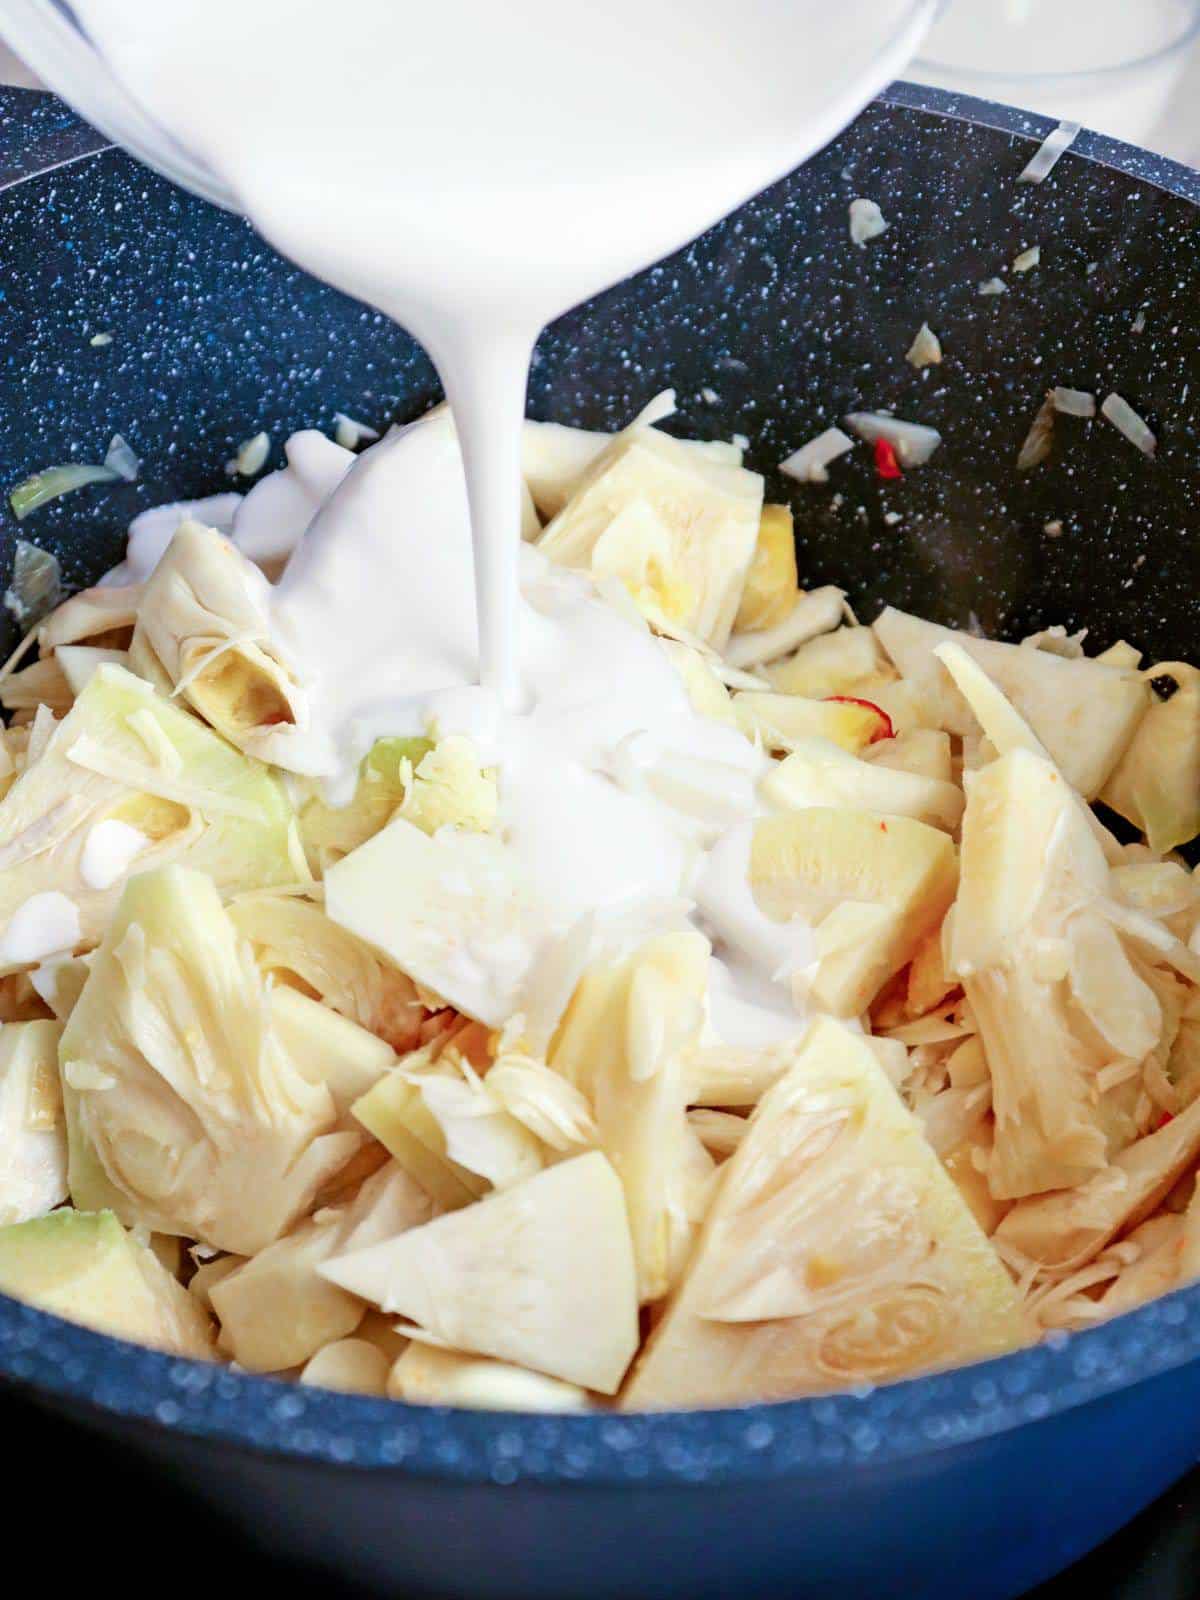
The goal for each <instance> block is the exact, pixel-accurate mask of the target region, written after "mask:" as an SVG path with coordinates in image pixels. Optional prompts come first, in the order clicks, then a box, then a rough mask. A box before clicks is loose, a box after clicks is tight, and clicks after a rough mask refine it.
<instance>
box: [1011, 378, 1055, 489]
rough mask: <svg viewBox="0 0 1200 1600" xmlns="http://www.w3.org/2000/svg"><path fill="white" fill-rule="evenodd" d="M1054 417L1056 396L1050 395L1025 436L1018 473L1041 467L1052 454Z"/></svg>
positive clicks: (1018, 457)
mask: <svg viewBox="0 0 1200 1600" xmlns="http://www.w3.org/2000/svg"><path fill="white" fill-rule="evenodd" d="M1054 417H1055V408H1054V396H1053V394H1048V395H1047V396H1046V398H1045V399H1044V400H1043V401H1042V403H1041V406H1040V407H1039V409H1038V414H1037V416H1036V417H1034V419H1033V425H1032V427H1031V428H1030V430H1029V432H1028V433H1027V434H1026V435H1025V442H1024V444H1022V446H1021V450H1020V453H1019V455H1018V456H1017V471H1018V472H1029V471H1031V470H1032V469H1033V468H1034V467H1036V466H1040V464H1041V463H1042V462H1043V461H1045V459H1046V458H1047V456H1048V455H1049V454H1050V449H1051V446H1052V445H1053V443H1054Z"/></svg>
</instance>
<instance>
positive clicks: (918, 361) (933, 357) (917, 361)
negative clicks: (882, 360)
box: [904, 322, 942, 372]
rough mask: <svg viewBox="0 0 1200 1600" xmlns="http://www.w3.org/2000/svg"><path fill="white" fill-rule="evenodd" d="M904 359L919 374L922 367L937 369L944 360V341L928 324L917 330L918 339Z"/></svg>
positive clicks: (923, 324)
mask: <svg viewBox="0 0 1200 1600" xmlns="http://www.w3.org/2000/svg"><path fill="white" fill-rule="evenodd" d="M904 359H905V360H906V361H907V362H908V364H909V366H910V367H916V369H917V371H918V372H919V371H920V370H921V368H922V367H935V366H937V364H938V362H939V361H940V360H941V359H942V341H941V340H940V339H939V338H938V336H937V334H936V333H934V331H933V329H932V328H931V327H930V326H929V324H928V323H927V322H923V323H922V324H921V326H920V327H919V328H918V329H917V332H916V337H915V338H914V339H913V342H912V343H911V344H910V345H909V347H908V352H907V354H906V355H905V357H904Z"/></svg>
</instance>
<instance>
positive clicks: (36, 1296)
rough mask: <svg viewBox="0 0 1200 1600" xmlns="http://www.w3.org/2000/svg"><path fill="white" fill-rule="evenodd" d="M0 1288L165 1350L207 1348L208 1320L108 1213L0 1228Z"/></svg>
mask: <svg viewBox="0 0 1200 1600" xmlns="http://www.w3.org/2000/svg"><path fill="white" fill-rule="evenodd" d="M0 1294H10V1295H12V1296H13V1298H14V1299H16V1300H24V1301H26V1302H27V1303H28V1304H29V1305H34V1306H37V1307H38V1308H39V1310H42V1311H50V1312H53V1313H54V1315H55V1316H56V1317H65V1318H66V1319H67V1321H68V1322H81V1323H83V1325H84V1326H85V1327H88V1328H95V1329H97V1330H98V1331H99V1332H100V1333H107V1334H111V1335H112V1336H113V1337H114V1338H116V1339H129V1340H130V1341H132V1342H133V1343H135V1344H147V1345H151V1346H152V1347H153V1348H154V1349H156V1350H166V1351H168V1352H169V1353H170V1354H171V1355H177V1356H195V1357H198V1358H200V1359H205V1358H207V1357H209V1356H211V1354H212V1325H211V1323H210V1322H209V1320H208V1317H207V1316H206V1315H205V1313H204V1311H203V1309H202V1308H201V1306H200V1304H199V1302H198V1301H197V1300H196V1298H195V1296H193V1295H190V1294H189V1293H188V1292H187V1290H186V1289H184V1288H182V1287H181V1286H180V1285H179V1284H178V1283H176V1282H175V1280H174V1278H172V1277H171V1275H170V1273H168V1272H167V1271H166V1270H165V1269H164V1268H163V1266H162V1265H161V1263H160V1262H159V1261H158V1259H157V1258H156V1256H155V1254H154V1252H153V1251H152V1250H151V1249H150V1248H149V1246H148V1245H143V1244H139V1243H138V1242H137V1240H136V1239H134V1238H133V1237H132V1235H131V1234H128V1233H126V1232H125V1229H124V1228H123V1227H122V1226H121V1224H120V1223H119V1222H118V1221H117V1219H116V1217H114V1216H113V1214H112V1212H111V1211H101V1212H97V1213H89V1212H86V1211H70V1210H63V1211H53V1212H51V1214H50V1215H49V1216H48V1217H38V1218H36V1219H35V1220H33V1221H31V1222H19V1223H15V1224H14V1225H13V1226H11V1227H7V1228H0Z"/></svg>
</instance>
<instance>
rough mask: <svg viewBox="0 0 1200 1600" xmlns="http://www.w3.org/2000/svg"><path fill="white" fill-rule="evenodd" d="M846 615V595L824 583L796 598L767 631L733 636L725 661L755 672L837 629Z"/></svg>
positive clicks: (753, 631) (757, 630) (727, 647)
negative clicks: (808, 641) (818, 587)
mask: <svg viewBox="0 0 1200 1600" xmlns="http://www.w3.org/2000/svg"><path fill="white" fill-rule="evenodd" d="M845 614H846V594H845V591H844V590H842V589H838V588H835V587H834V585H833V584H827V585H826V586H825V587H824V588H822V589H812V590H810V591H809V592H808V593H807V594H801V595H799V596H798V597H797V598H796V599H795V600H794V601H793V603H792V606H791V609H790V610H789V611H788V612H787V613H786V614H785V615H784V616H783V617H782V618H781V619H780V621H778V622H776V623H773V624H772V625H771V627H769V628H755V629H752V630H751V631H750V632H748V633H735V634H734V635H733V636H732V637H731V638H730V640H729V643H728V644H727V645H726V646H725V651H724V654H725V660H726V662H727V663H728V664H729V666H731V667H735V668H737V669H738V670H739V671H743V672H745V671H755V670H757V669H758V668H759V667H762V666H766V665H768V664H769V663H770V662H773V661H778V660H780V659H781V658H782V657H783V656H786V655H789V654H790V653H791V651H793V650H795V649H797V648H798V647H799V646H800V645H802V644H804V643H805V641H806V640H809V639H815V638H816V637H817V635H818V634H822V633H828V632H829V631H830V630H831V629H833V628H836V627H837V625H838V623H839V622H841V620H842V618H843V617H844V616H845Z"/></svg>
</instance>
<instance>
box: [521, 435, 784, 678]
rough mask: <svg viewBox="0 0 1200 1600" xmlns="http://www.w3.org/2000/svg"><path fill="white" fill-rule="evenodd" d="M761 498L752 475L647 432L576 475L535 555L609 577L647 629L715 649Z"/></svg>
mask: <svg viewBox="0 0 1200 1600" xmlns="http://www.w3.org/2000/svg"><path fill="white" fill-rule="evenodd" d="M762 496H763V481H762V479H761V478H760V477H759V476H758V474H757V473H753V472H747V471H746V470H745V469H744V468H742V467H739V466H728V465H724V464H722V463H720V462H715V461H712V460H710V459H707V458H705V457H703V456H700V455H698V454H697V453H696V452H695V451H694V450H689V449H688V447H687V446H686V445H685V444H683V443H682V442H681V441H680V440H678V439H672V438H671V437H670V435H669V434H665V433H658V432H656V431H655V430H654V429H652V428H636V429H630V430H628V431H626V432H625V433H622V434H618V435H617V437H616V438H615V439H614V441H613V442H612V444H610V445H609V446H608V447H607V449H605V450H604V452H603V453H602V454H601V455H600V456H599V457H598V458H597V459H596V461H595V462H593V464H592V466H591V467H589V468H588V470H587V472H585V473H584V475H583V477H582V478H581V479H580V481H579V483H578V485H577V486H576V488H575V490H574V493H573V494H572V495H571V498H570V500H569V501H568V503H567V504H566V505H565V506H564V507H563V509H562V511H560V512H559V513H558V515H557V516H556V517H555V518H554V520H553V521H552V522H551V523H550V525H549V526H548V527H547V528H546V530H545V532H544V533H543V534H542V536H541V539H540V540H539V546H540V548H541V549H542V550H543V551H544V552H545V553H546V555H548V556H550V557H552V558H553V559H554V560H555V561H558V562H560V563H561V564H562V565H563V566H568V567H578V568H582V569H583V570H584V571H588V572H593V573H596V574H597V575H600V574H601V573H608V574H615V575H616V576H618V577H620V578H622V579H623V580H624V581H625V582H626V583H627V584H628V585H629V588H630V591H631V593H632V594H633V596H634V599H635V600H636V601H637V603H638V604H639V606H640V607H641V608H642V609H643V610H644V611H645V613H646V615H647V616H648V618H649V619H650V621H651V622H654V621H656V620H659V618H662V619H664V620H665V621H666V622H667V623H669V624H674V625H676V626H678V627H681V628H683V629H685V630H686V631H687V632H688V633H690V634H694V635H698V636H699V637H700V638H701V639H703V640H705V641H706V642H707V643H709V644H711V645H714V646H715V647H716V648H717V649H720V648H721V647H722V646H723V645H724V643H725V641H726V640H727V639H728V637H729V633H730V630H731V628H732V627H733V621H734V618H735V616H736V615H737V610H738V605H739V603H740V600H741V596H742V588H743V585H744V583H745V579H746V574H747V572H748V570H749V568H750V564H751V561H752V559H753V556H754V551H755V546H756V544H757V541H758V528H759V519H760V515H761V512H762ZM597 563H598V564H597Z"/></svg>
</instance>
